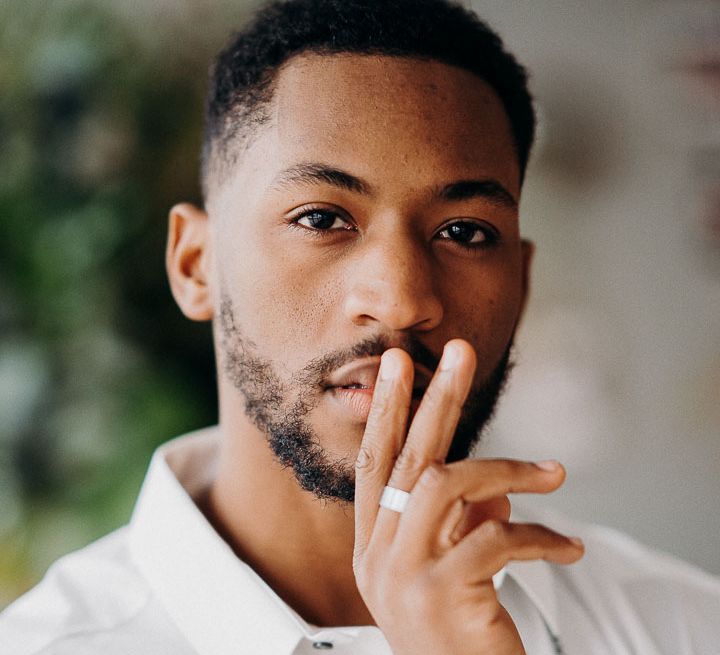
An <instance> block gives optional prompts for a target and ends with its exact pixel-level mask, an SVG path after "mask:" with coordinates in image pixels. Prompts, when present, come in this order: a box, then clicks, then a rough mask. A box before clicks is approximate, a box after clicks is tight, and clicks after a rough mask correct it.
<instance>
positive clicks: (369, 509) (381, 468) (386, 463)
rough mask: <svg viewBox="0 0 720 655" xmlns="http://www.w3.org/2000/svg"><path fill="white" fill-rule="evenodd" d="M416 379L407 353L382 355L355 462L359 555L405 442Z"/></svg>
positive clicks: (356, 549) (396, 349)
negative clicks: (414, 380) (414, 379)
mask: <svg viewBox="0 0 720 655" xmlns="http://www.w3.org/2000/svg"><path fill="white" fill-rule="evenodd" d="M413 376H414V365H413V361H412V359H411V358H410V355H408V354H407V353H406V352H405V351H403V350H400V349H399V348H391V349H390V350H387V351H385V353H383V356H382V358H381V360H380V370H379V372H378V376H377V380H376V381H375V389H374V390H373V397H372V405H371V407H370V413H369V415H368V420H367V424H366V426H365V433H364V435H363V440H362V443H361V444H360V451H359V453H358V457H357V461H356V463H355V553H356V555H358V554H360V553H362V552H363V551H364V550H365V548H366V547H367V544H368V543H369V541H370V536H371V535H372V532H373V528H374V526H375V519H376V518H377V514H378V508H379V503H380V496H381V495H382V491H383V488H384V487H385V485H386V484H387V481H388V478H389V477H390V472H391V471H392V468H393V466H394V465H395V460H396V459H397V457H398V455H399V453H400V451H401V450H402V447H403V443H404V441H405V433H406V425H407V418H408V413H409V411H410V403H411V401H412V386H413Z"/></svg>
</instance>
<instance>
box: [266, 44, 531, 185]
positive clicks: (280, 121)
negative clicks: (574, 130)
mask: <svg viewBox="0 0 720 655" xmlns="http://www.w3.org/2000/svg"><path fill="white" fill-rule="evenodd" d="M271 113H272V114H273V118H274V120H273V121H272V123H274V126H275V129H276V131H277V138H278V139H279V144H280V145H281V146H282V150H283V151H285V154H286V155H287V156H289V157H297V156H298V155H300V154H301V153H302V152H303V151H305V152H307V151H310V152H312V153H313V156H314V157H318V156H322V155H324V154H328V155H332V157H333V159H335V161H336V162H337V159H338V157H340V158H343V157H345V158H347V161H346V162H342V163H346V164H351V163H352V161H353V159H356V160H357V159H360V158H361V153H362V157H364V158H370V159H371V160H375V161H376V162H382V163H383V164H386V163H392V164H397V165H400V167H401V168H402V163H403V162H408V163H410V162H412V163H413V165H414V166H418V165H419V161H423V162H425V165H424V166H423V168H424V169H425V168H426V169H429V170H433V169H434V170H437V169H438V168H440V169H442V170H443V171H446V172H447V169H456V170H453V171H452V173H454V174H458V175H461V176H462V175H463V174H473V175H481V174H484V173H485V174H490V173H492V175H493V177H501V178H502V179H501V181H502V182H503V183H504V184H506V185H507V187H508V188H509V190H510V191H511V192H517V191H518V185H519V171H518V165H517V157H516V154H515V149H514V146H513V139H512V133H511V130H510V124H509V121H508V118H507V115H506V113H505V111H504V109H503V106H502V104H501V102H500V99H499V98H498V96H497V94H496V93H495V92H494V91H493V89H492V88H491V87H490V86H489V85H488V84H486V83H485V82H484V81H483V80H481V79H480V78H479V77H477V76H476V75H474V74H472V73H470V72H469V71H465V70H463V69H460V68H456V67H453V66H449V65H446V64H443V63H440V62H437V61H427V60H419V59H412V58H400V57H390V56H371V55H355V54H348V55H345V54H339V55H331V56H327V55H317V54H311V55H303V56H300V57H295V58H294V59H292V60H290V62H289V63H288V64H286V65H285V66H284V67H283V69H282V70H281V71H280V73H279V75H278V77H277V80H276V88H275V95H274V107H273V110H272V111H271ZM337 163H341V162H337ZM357 164H360V165H362V164H361V163H360V162H357V161H356V165H357ZM416 173H417V174H420V173H421V171H419V170H418V171H416Z"/></svg>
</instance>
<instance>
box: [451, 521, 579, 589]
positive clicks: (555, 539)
mask: <svg viewBox="0 0 720 655" xmlns="http://www.w3.org/2000/svg"><path fill="white" fill-rule="evenodd" d="M584 553H585V548H584V546H583V544H582V542H581V541H580V540H579V539H576V538H573V537H566V536H564V535H561V534H559V533H557V532H553V531H552V530H550V529H549V528H546V527H545V526H544V525H538V524H535V523H507V522H505V521H497V520H489V521H485V522H483V523H481V524H480V525H479V526H478V527H476V528H475V529H474V530H473V531H472V532H470V533H469V534H468V535H467V536H466V537H464V538H463V539H462V540H461V541H460V542H459V543H458V544H457V545H456V546H455V547H454V548H453V549H452V550H450V551H449V552H448V553H447V554H446V555H445V557H444V558H443V560H444V561H443V564H442V566H443V567H445V566H447V567H448V569H449V570H450V571H452V574H453V575H456V576H459V577H461V578H462V579H464V580H466V581H468V582H480V581H484V580H489V579H490V578H491V577H492V576H493V575H495V574H496V573H497V572H498V571H499V570H500V569H502V568H503V566H505V565H506V564H507V563H508V562H510V561H512V560H524V561H527V560H537V559H542V560H547V561H549V562H555V563H557V564H572V563H573V562H576V561H577V560H579V559H580V558H581V557H582V556H583V554H584Z"/></svg>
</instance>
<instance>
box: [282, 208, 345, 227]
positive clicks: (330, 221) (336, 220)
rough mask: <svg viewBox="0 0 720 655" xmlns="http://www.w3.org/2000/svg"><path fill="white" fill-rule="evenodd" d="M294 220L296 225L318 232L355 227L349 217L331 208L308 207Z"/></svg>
mask: <svg viewBox="0 0 720 655" xmlns="http://www.w3.org/2000/svg"><path fill="white" fill-rule="evenodd" d="M292 222H293V223H294V224H295V225H300V226H302V227H304V228H306V229H308V230H315V231H317V232H329V231H330V230H352V229H354V226H353V224H352V223H351V222H350V220H349V219H347V218H345V217H344V216H341V215H340V214H339V213H338V212H336V211H332V210H330V209H308V210H306V211H304V212H302V213H301V214H300V215H299V216H296V217H294V218H293V220H292Z"/></svg>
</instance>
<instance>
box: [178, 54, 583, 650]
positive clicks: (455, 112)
mask: <svg viewBox="0 0 720 655" xmlns="http://www.w3.org/2000/svg"><path fill="white" fill-rule="evenodd" d="M269 109H270V116H271V120H270V121H268V122H267V123H266V124H265V125H263V126H262V127H261V128H259V129H258V130H257V133H256V134H254V135H253V137H252V139H251V140H250V143H249V145H248V146H247V149H246V150H245V151H244V152H243V153H242V154H241V156H240V157H239V158H238V162H237V164H236V165H235V166H234V167H233V170H232V171H230V172H229V174H228V175H225V176H223V178H222V179H220V178H218V179H217V180H216V181H215V182H214V183H213V181H212V180H210V185H209V187H210V192H209V195H208V199H207V207H206V210H202V209H200V208H197V207H194V206H192V205H189V204H180V205H177V206H175V207H173V209H172V210H171V213H170V228H169V238H168V249H167V268H168V274H169V278H170V283H171V287H172V290H173V294H174V296H175V298H176V300H177V302H178V304H179V306H180V307H181V309H182V310H183V312H184V313H185V315H186V316H188V317H189V318H191V319H194V320H211V319H218V318H219V317H220V313H221V309H222V307H223V302H226V303H227V302H228V301H229V302H230V305H231V306H232V308H233V317H234V319H233V320H234V321H235V323H236V327H237V328H238V331H239V332H240V333H241V334H242V338H243V344H244V346H243V347H245V348H247V349H248V350H247V352H251V353H253V354H256V355H257V356H258V357H261V358H262V360H263V361H266V362H271V363H272V369H273V371H274V373H275V374H277V377H278V380H279V381H280V383H281V384H283V385H286V387H287V388H288V389H292V388H293V387H292V381H293V379H295V378H294V377H293V376H294V375H295V376H297V373H298V371H302V370H304V367H306V366H307V364H308V362H311V361H313V360H314V359H316V358H318V357H321V356H323V355H326V354H327V353H331V352H335V351H347V350H348V349H351V348H352V347H353V346H355V345H356V344H358V343H360V342H362V341H363V340H367V339H381V340H382V341H383V343H385V344H386V345H387V346H388V349H387V350H386V352H385V353H384V354H383V355H382V371H381V373H380V375H379V376H378V378H377V382H376V384H375V386H374V389H372V390H371V391H370V392H366V396H367V395H368V393H371V394H372V395H371V397H372V406H371V408H370V413H369V416H367V417H366V419H364V420H358V417H357V415H355V414H352V413H351V412H348V411H347V409H346V408H345V407H344V406H341V405H339V404H338V403H337V402H335V401H334V400H333V398H332V397H331V396H332V394H331V393H328V392H318V393H317V394H316V395H314V396H311V397H309V398H304V399H305V400H307V401H308V404H309V411H308V412H307V413H306V415H305V419H306V420H307V422H308V424H309V425H310V426H311V428H312V430H313V433H314V434H315V435H316V438H317V442H318V445H319V446H320V447H321V448H322V449H323V453H324V454H325V456H327V457H328V458H330V459H331V460H332V461H335V462H345V463H349V467H350V469H351V470H352V468H353V464H352V463H353V462H355V479H356V485H355V503H354V505H348V504H347V503H341V502H320V501H318V499H317V497H316V496H315V495H313V494H312V493H310V492H308V491H306V490H304V489H302V488H301V486H300V485H299V484H298V482H297V480H296V478H295V476H294V475H293V472H292V471H291V470H290V469H288V468H286V467H283V466H281V465H280V464H279V463H278V461H277V459H276V458H275V457H274V455H273V453H272V451H271V449H270V448H269V447H268V441H267V435H266V434H264V433H263V430H262V429H261V428H259V427H258V422H257V421H254V420H253V418H252V416H251V412H249V411H246V410H247V409H248V408H247V407H246V397H245V396H244V395H243V393H242V391H241V390H240V389H239V388H238V385H237V384H235V383H234V382H233V379H232V375H228V374H227V373H226V371H227V361H226V358H227V357H228V354H229V353H231V352H232V348H231V346H230V345H229V344H228V342H227V338H226V335H224V334H223V330H222V328H221V322H222V321H220V320H214V321H213V327H214V336H215V341H216V346H217V350H218V370H219V371H220V375H219V391H220V408H219V414H220V420H219V427H218V430H219V431H220V433H221V434H220V437H221V444H222V445H221V449H220V454H219V462H218V471H217V476H216V478H215V480H214V482H213V483H212V485H211V487H210V488H209V489H208V492H207V495H206V496H205V497H204V498H203V499H201V506H202V509H203V510H204V511H205V513H206V514H207V516H208V517H209V519H210V520H211V521H212V523H213V524H214V525H215V526H216V528H217V529H218V530H219V531H220V533H221V534H222V536H223V537H224V538H225V539H226V540H227V541H228V543H230V544H231V545H232V547H233V548H234V549H235V551H236V552H237V553H238V555H239V556H240V557H242V558H243V559H244V560H245V561H247V562H248V563H249V564H250V565H251V566H253V567H254V568H255V570H256V571H258V573H259V574H260V575H261V576H263V578H264V579H265V580H266V581H267V582H268V583H269V584H270V585H271V586H272V587H273V588H274V589H275V591H276V592H277V593H278V594H279V595H280V596H281V597H283V598H284V599H285V600H286V601H287V602H288V603H289V604H290V605H291V606H293V607H294V608H295V609H296V610H297V611H298V612H299V613H300V614H301V615H302V616H303V617H304V618H305V619H307V620H308V621H311V622H313V623H316V624H319V625H367V624H377V625H378V626H379V627H380V628H381V629H382V630H383V632H384V633H385V635H386V636H387V638H388V640H389V642H390V644H391V646H392V648H393V652H395V653H396V654H402V653H417V652H433V653H458V652H463V653H469V652H478V653H480V652H483V653H521V652H523V650H522V644H521V643H520V639H519V636H518V634H517V631H516V630H515V627H514V625H513V623H512V620H511V619H510V617H509V616H508V615H507V613H506V612H505V611H504V609H503V608H502V607H501V606H500V605H499V603H498V601H497V597H496V595H495V591H494V588H493V587H492V582H491V580H490V578H491V577H492V575H493V574H494V573H496V572H497V571H498V570H499V569H500V568H502V566H503V565H504V564H505V563H506V562H507V561H509V560H510V559H536V558H545V559H548V560H551V561H556V562H561V563H569V562H572V561H575V560H576V559H578V558H579V557H580V556H581V555H582V547H581V546H580V545H579V544H577V543H574V542H573V541H571V540H569V539H568V538H566V537H564V536H561V535H557V534H555V533H553V532H551V531H550V530H548V529H547V528H544V527H542V526H521V525H517V524H512V523H509V522H508V518H509V502H508V501H507V494H508V493H509V492H539V493H545V492H550V491H553V490H554V489H556V488H557V487H559V486H560V484H562V481H563V478H564V471H563V469H562V467H561V466H559V465H556V464H542V465H536V464H531V463H522V462H509V461H491V460H475V461H471V460H464V461H461V462H456V463H452V464H446V463H445V457H446V455H447V452H448V449H449V447H450V444H451V442H452V439H453V435H454V434H455V429H456V427H457V423H458V421H459V419H460V416H461V413H462V408H463V405H464V403H465V400H466V397H467V396H468V393H470V390H471V389H476V388H479V387H481V386H482V384H483V382H484V381H485V380H487V379H488V377H489V376H490V375H491V373H492V372H493V370H494V369H495V368H496V367H497V365H498V363H499V362H500V361H501V359H502V357H503V355H504V354H505V353H506V352H507V349H508V347H509V345H510V343H511V341H512V337H513V335H514V332H515V330H516V327H517V324H518V321H519V319H520V316H521V314H522V310H523V307H524V304H525V299H526V296H527V289H528V275H529V266H530V260H531V254H532V247H531V245H530V244H528V243H527V242H525V241H523V240H522V239H521V238H520V232H519V226H518V209H517V202H518V201H519V196H520V174H519V170H518V164H517V158H516V155H515V151H514V148H513V145H512V138H511V133H510V128H509V124H508V121H507V117H506V116H505V113H504V111H503V109H502V105H501V103H500V101H499V99H498V98H497V97H496V95H495V94H494V92H493V91H492V90H491V89H490V87H488V86H487V85H486V84H485V83H484V82H483V81H482V80H480V79H478V78H477V77H475V76H474V75H472V74H471V73H469V72H466V71H463V70H460V69H456V68H453V67H450V66H447V65H444V64H440V63H438V62H427V61H419V60H413V59H399V58H390V57H375V56H372V57H370V56H359V55H342V56H340V55H333V56H319V55H304V56H300V57H295V58H293V59H291V60H290V61H289V62H288V63H287V64H286V65H285V66H284V68H283V69H282V70H281V72H280V73H279V74H278V76H277V79H276V88H275V93H274V97H273V101H272V104H271V106H270V108H269ZM308 161H312V162H321V163H323V164H325V165H330V166H332V167H333V168H337V169H342V170H343V171H346V172H348V173H350V174H352V175H353V176H356V177H357V178H360V179H362V180H363V181H364V182H365V183H366V185H367V186H368V187H369V189H370V192H369V193H358V192H356V191H351V190H348V189H342V188H339V187H338V186H336V185H333V184H330V183H327V182H317V181H315V182H307V181H306V182H297V181H295V182H292V183H287V182H286V183H284V184H281V185H278V184H277V183H276V180H277V176H278V174H279V173H280V172H281V171H283V170H286V169H287V168H288V167H292V166H295V165H297V164H299V163H306V162H308ZM478 179H479V180H492V181H493V182H494V183H495V184H496V187H493V188H501V189H503V190H504V191H505V193H506V195H507V197H503V198H504V200H502V201H501V200H499V196H498V194H497V193H494V194H484V195H483V194H480V195H478V194H475V195H474V196H473V197H469V198H464V199H459V198H455V199H452V200H448V199H443V198H440V197H438V195H437V193H436V191H437V189H438V188H441V187H443V186H445V185H448V184H451V183H454V182H457V181H462V180H478ZM508 198H509V199H510V201H508ZM308 207H312V208H314V209H317V208H321V209H323V210H326V211H329V210H332V211H335V212H337V214H338V217H339V219H338V220H337V221H336V222H334V223H333V224H332V229H326V230H320V232H322V233H321V234H319V233H318V230H317V228H316V229H315V230H313V229H312V228H310V227H308V225H306V226H305V227H303V224H307V223H309V219H308V218H307V217H306V218H304V219H303V220H302V221H301V224H300V225H297V224H293V221H294V220H299V219H298V216H299V212H302V211H303V208H305V209H307V208H308ZM461 219H462V221H464V222H465V223H468V222H469V223H470V224H471V225H476V226H478V227H477V228H472V229H471V233H472V234H473V235H474V237H473V238H477V239H479V240H480V241H481V242H482V238H483V234H485V236H487V235H490V234H497V236H498V238H497V240H496V241H493V240H492V239H490V240H489V241H486V242H484V244H485V245H483V246H482V247H479V248H476V249H474V250H469V249H467V248H464V247H463V246H462V245H460V244H459V243H458V242H457V240H454V239H453V238H450V237H449V233H448V232H447V227H448V224H450V223H452V222H457V221H459V220H461ZM444 230H445V231H444ZM483 231H484V232H483ZM226 306H227V304H226ZM224 339H225V340H224ZM410 339H413V340H416V341H418V342H420V343H421V344H422V345H423V346H424V347H425V348H426V349H427V350H428V351H429V352H430V353H432V355H433V358H434V359H435V361H438V360H440V358H441V356H443V352H445V356H444V357H443V359H442V361H441V364H440V366H439V367H438V369H437V370H436V371H435V372H434V375H433V377H432V381H431V382H430V385H429V386H428V387H427V390H426V391H425V394H424V396H423V398H422V401H421V402H420V405H419V408H418V406H417V402H416V403H413V402H412V399H411V389H412V385H413V376H414V374H415V366H414V362H413V359H412V358H411V357H410V355H408V353H407V352H406V348H405V347H404V346H406V344H407V343H408V340H410ZM452 353H454V354H455V356H454V358H448V357H447V356H448V355H449V354H452ZM450 359H454V361H450ZM372 361H373V362H374V364H375V366H377V364H379V358H378V357H375V359H373V360H372ZM415 364H416V363H415ZM431 373H432V372H431ZM361 400H362V399H361ZM366 400H367V404H369V399H367V398H366ZM388 480H389V483H390V484H391V485H392V486H396V487H399V488H401V489H404V490H407V491H411V492H412V494H411V499H410V504H409V505H408V509H407V511H406V512H405V513H404V514H402V515H400V514H398V513H396V512H392V511H390V510H387V509H384V508H379V507H378V501H379V498H380V494H381V492H382V488H383V486H384V485H385V484H388ZM469 644H471V646H469ZM469 649H470V650H469Z"/></svg>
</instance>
